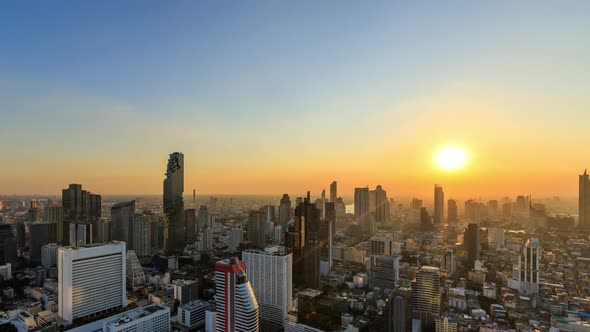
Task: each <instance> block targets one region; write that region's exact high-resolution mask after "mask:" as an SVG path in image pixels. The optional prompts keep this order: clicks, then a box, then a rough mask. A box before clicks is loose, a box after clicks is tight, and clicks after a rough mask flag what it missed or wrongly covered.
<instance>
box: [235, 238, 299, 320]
mask: <svg viewBox="0 0 590 332" xmlns="http://www.w3.org/2000/svg"><path fill="white" fill-rule="evenodd" d="M242 260H243V261H244V263H246V267H247V269H248V278H249V279H250V283H252V288H253V289H254V295H256V300H257V301H258V305H259V306H260V319H261V320H265V321H268V322H271V323H273V324H276V325H279V326H282V325H283V322H284V320H285V318H286V317H287V313H288V312H289V311H290V310H291V305H292V297H293V289H292V285H293V280H292V278H293V273H292V270H293V255H292V254H287V253H286V252H285V251H284V248H282V247H278V246H269V247H267V248H266V249H265V250H264V251H261V250H246V251H243V252H242Z"/></svg>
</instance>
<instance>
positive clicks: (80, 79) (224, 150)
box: [0, 1, 590, 198]
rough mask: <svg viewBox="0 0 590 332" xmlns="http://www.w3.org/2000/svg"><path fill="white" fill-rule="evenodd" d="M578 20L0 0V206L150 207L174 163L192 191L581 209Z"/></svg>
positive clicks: (582, 27) (387, 9)
mask: <svg viewBox="0 0 590 332" xmlns="http://www.w3.org/2000/svg"><path fill="white" fill-rule="evenodd" d="M113 7H114V8H113ZM589 7H590V4H589V3H588V2H585V1H572V2H568V4H567V6H564V5H563V4H561V3H551V2H538V1H519V2H514V3H511V2H492V3H482V2H479V1H478V2H472V3H466V2H460V1H459V2H450V3H449V2H445V3H437V2H424V3H410V4H405V5H403V6H402V5H400V4H399V3H396V2H391V1H376V2H373V3H372V4H371V6H364V5H363V4H361V3H358V2H351V1H344V2H333V1H325V2H321V3H317V2H303V3H301V2H300V3H297V4H295V3H285V2H272V1H254V2H248V3H245V2H242V3H229V2H223V1H222V2H215V3H213V2H183V3H177V4H176V5H174V6H167V5H165V4H159V3H155V2H152V3H148V4H145V3H141V4H140V3H130V2H125V3H116V4H115V3H111V4H110V6H103V3H100V4H99V3H88V2H87V3H50V2H44V3H37V4H35V6H30V4H27V3H22V2H8V3H5V4H3V5H2V10H1V11H0V22H2V23H1V25H2V29H1V30H0V39H1V40H3V42H2V43H1V45H0V73H1V76H0V114H1V121H0V149H1V151H2V154H3V158H2V160H3V162H2V163H0V194H7V195H12V194H20V195H23V194H35V193H37V194H46V195H57V194H59V190H60V188H61V187H62V186H63V184H64V183H84V184H85V186H86V187H88V188H91V189H92V190H93V191H96V192H101V193H103V194H106V195H108V194H133V195H141V194H158V193H159V192H160V190H161V181H162V176H163V174H162V167H163V166H164V165H165V163H166V156H167V154H168V153H170V152H171V151H182V152H184V154H185V156H186V167H187V169H186V186H187V188H197V190H198V192H199V193H212V194H280V193H282V192H293V193H300V194H303V193H304V192H305V191H306V190H311V191H312V192H313V193H315V194H319V191H321V189H323V188H324V187H325V183H327V182H328V181H329V180H330V179H332V178H335V179H338V180H339V181H340V183H341V188H342V190H343V191H346V192H348V193H352V191H353V189H354V188H355V187H359V186H364V185H370V186H375V185H377V184H381V185H383V186H384V187H386V188H389V190H390V191H391V192H392V193H395V194H396V195H402V196H412V195H423V194H427V193H430V191H431V186H432V183H442V184H444V185H445V187H446V188H447V191H448V192H451V193H452V194H453V196H455V197H463V198H467V197H480V196H481V197H497V196H500V195H502V196H504V195H516V194H518V193H523V192H525V193H527V194H531V195H534V196H553V195H562V196H564V197H575V196H576V186H577V182H576V177H575V174H577V173H579V172H580V169H583V168H584V167H585V165H589V164H590V160H589V159H590V157H589V156H588V154H587V153H584V151H585V149H586V145H587V139H588V132H587V123H588V121H589V120H590V113H589V112H588V110H587V105H588V102H589V98H590V95H589V94H588V93H587V86H589V85H590V75H588V72H589V70H590V68H589V65H590V64H589V63H588V58H590V44H589V43H587V42H585V41H587V40H589V39H590V38H589V37H590V35H589V31H590V21H588V20H587V17H588V15H587V13H588V10H589V9H590V8H589ZM310 8H313V10H312V9H310ZM31 22H34V24H32V23H31ZM445 146H455V147H458V148H460V149H462V150H463V151H464V152H465V154H466V156H467V161H466V163H465V165H464V166H463V167H461V168H460V169H457V170H454V171H448V170H445V169H442V168H441V167H439V165H437V163H436V162H435V159H436V155H437V153H438V152H439V151H440V150H441V149H442V148H443V147H445ZM572 174H574V175H572Z"/></svg>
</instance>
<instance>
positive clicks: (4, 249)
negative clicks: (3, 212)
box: [0, 224, 16, 265]
mask: <svg viewBox="0 0 590 332" xmlns="http://www.w3.org/2000/svg"><path fill="white" fill-rule="evenodd" d="M15 262H16V238H15V237H14V233H13V231H12V226H11V225H8V224H0V265H4V264H7V263H10V264H14V263H15Z"/></svg>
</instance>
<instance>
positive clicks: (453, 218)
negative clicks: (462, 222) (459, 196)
mask: <svg viewBox="0 0 590 332" xmlns="http://www.w3.org/2000/svg"><path fill="white" fill-rule="evenodd" d="M457 221H459V214H458V212H457V201H456V200H454V199H449V201H448V203H447V222H448V223H449V224H452V223H456V222H457Z"/></svg>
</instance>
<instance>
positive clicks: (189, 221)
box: [184, 209, 197, 244]
mask: <svg viewBox="0 0 590 332" xmlns="http://www.w3.org/2000/svg"><path fill="white" fill-rule="evenodd" d="M184 222H185V223H186V244H192V243H194V242H195V227H196V224H197V212H196V210H195V209H186V210H184Z"/></svg>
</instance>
